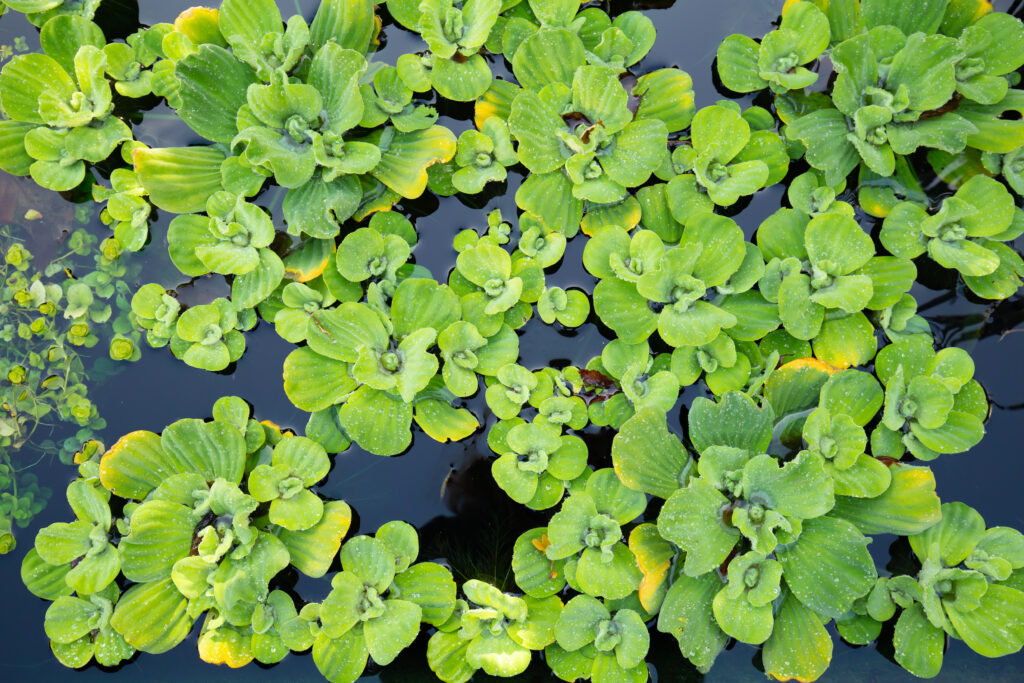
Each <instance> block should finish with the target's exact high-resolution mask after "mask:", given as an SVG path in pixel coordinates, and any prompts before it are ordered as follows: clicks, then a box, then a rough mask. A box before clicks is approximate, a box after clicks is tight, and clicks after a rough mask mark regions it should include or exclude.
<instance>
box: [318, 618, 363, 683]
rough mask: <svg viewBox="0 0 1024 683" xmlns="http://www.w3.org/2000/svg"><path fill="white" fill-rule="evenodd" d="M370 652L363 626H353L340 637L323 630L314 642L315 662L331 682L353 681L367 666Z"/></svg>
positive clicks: (351, 682)
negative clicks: (333, 636) (331, 635)
mask: <svg viewBox="0 0 1024 683" xmlns="http://www.w3.org/2000/svg"><path fill="white" fill-rule="evenodd" d="M368 657H369V652H368V651H367V649H366V640H365V638H364V636H363V629H362V628H353V629H352V630H350V631H348V632H346V633H345V634H344V635H343V636H341V637H340V638H329V637H327V634H326V633H324V632H322V631H321V633H320V634H319V635H318V636H317V638H316V641H315V642H314V643H313V662H314V663H315V664H316V668H317V670H318V671H319V672H320V673H321V674H323V676H324V678H326V679H327V680H328V681H331V683H353V681H355V680H356V679H358V678H359V677H360V676H361V675H362V674H363V670H364V669H365V668H366V660H367V658H368Z"/></svg>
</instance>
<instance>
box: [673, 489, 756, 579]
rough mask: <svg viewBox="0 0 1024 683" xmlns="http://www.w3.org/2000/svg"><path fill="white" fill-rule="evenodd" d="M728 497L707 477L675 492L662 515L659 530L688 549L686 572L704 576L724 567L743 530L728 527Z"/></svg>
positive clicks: (684, 548) (678, 544)
mask: <svg viewBox="0 0 1024 683" xmlns="http://www.w3.org/2000/svg"><path fill="white" fill-rule="evenodd" d="M727 504H728V500H727V499H726V497H725V496H723V495H722V494H721V493H719V492H718V491H717V490H716V489H715V488H714V487H713V486H712V485H711V484H709V483H708V482H706V481H704V480H703V479H696V480H694V481H692V482H690V485H689V486H687V487H686V488H685V489H680V490H678V491H676V492H675V493H673V494H672V495H671V496H670V497H669V499H668V500H667V501H665V505H664V506H663V507H662V509H661V514H659V515H658V533H660V534H661V535H662V537H663V538H665V539H666V540H669V541H671V542H672V543H675V544H676V545H677V546H679V547H680V548H682V549H683V550H685V551H686V563H685V564H684V566H683V571H684V572H685V574H686V575H687V576H693V577H696V576H700V575H701V574H704V573H705V572H709V571H711V570H712V569H714V568H716V567H718V566H720V565H721V564H722V562H724V561H725V559H726V557H728V555H729V552H730V551H731V550H732V548H733V546H735V545H736V542H737V540H739V537H740V535H739V532H738V531H736V530H735V529H733V528H732V527H727V526H726V525H725V523H724V521H723V520H722V509H723V508H724V507H725V506H726V505H727Z"/></svg>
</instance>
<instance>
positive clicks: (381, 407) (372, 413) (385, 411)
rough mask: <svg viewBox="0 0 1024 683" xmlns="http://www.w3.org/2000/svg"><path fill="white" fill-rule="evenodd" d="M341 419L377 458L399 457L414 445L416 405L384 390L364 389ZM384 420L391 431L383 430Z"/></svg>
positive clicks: (351, 400) (344, 408) (350, 401)
mask: <svg viewBox="0 0 1024 683" xmlns="http://www.w3.org/2000/svg"><path fill="white" fill-rule="evenodd" d="M338 417H339V419H340V420H341V425H342V427H344V428H345V431H346V432H347V433H348V435H349V436H351V437H352V440H353V441H355V442H356V443H358V444H359V445H360V446H361V447H362V448H365V449H366V450H368V451H369V452H371V453H374V454H376V455H397V454H399V453H401V452H402V451H404V450H405V449H406V448H407V447H408V446H409V444H410V443H411V442H412V432H411V431H409V428H410V425H411V423H412V406H411V405H409V404H408V403H405V402H403V401H402V400H401V399H399V398H397V397H392V396H391V395H390V394H386V393H384V392H383V391H378V390H376V389H371V388H369V387H366V386H363V387H360V388H359V389H358V390H356V392H355V393H354V394H352V396H351V397H350V398H349V399H348V401H346V402H345V404H344V405H343V406H342V407H341V408H340V409H339V411H338ZM381 420H384V422H383V424H387V425H389V427H388V429H387V431H383V430H381V429H379V425H380V424H381Z"/></svg>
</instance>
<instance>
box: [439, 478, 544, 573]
mask: <svg viewBox="0 0 1024 683" xmlns="http://www.w3.org/2000/svg"><path fill="white" fill-rule="evenodd" d="M445 503H446V504H447V505H448V507H449V509H451V510H452V511H453V512H454V513H455V516H454V517H436V518H434V519H433V520H431V521H430V522H428V523H427V524H426V525H425V526H423V527H422V528H421V529H420V539H421V540H420V543H421V549H420V557H421V558H424V559H429V558H445V559H446V560H447V561H448V563H449V564H450V565H451V569H452V573H453V574H454V575H455V580H456V582H457V583H462V582H463V581H466V580H468V579H481V580H483V581H489V582H492V583H494V584H495V585H496V586H498V587H499V588H501V589H502V590H515V580H514V577H513V575H512V567H511V564H510V562H509V558H511V557H512V549H513V547H514V545H515V542H516V538H518V537H519V534H521V533H523V532H524V531H526V530H527V529H530V528H533V527H537V526H543V525H544V522H545V520H544V516H543V515H540V514H538V513H535V512H531V511H530V510H528V509H526V508H525V507H523V506H522V505H518V504H516V503H514V502H513V501H512V500H511V499H509V497H508V496H507V495H505V493H504V492H503V491H501V490H500V489H499V488H498V487H497V486H496V485H495V483H494V479H493V478H492V477H491V460H490V459H489V458H475V459H473V460H470V461H469V462H468V464H467V465H466V466H464V467H463V468H462V469H460V470H455V471H453V472H452V474H451V475H450V476H449V478H448V484H447V486H446V487H445Z"/></svg>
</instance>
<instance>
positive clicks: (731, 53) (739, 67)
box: [717, 34, 768, 93]
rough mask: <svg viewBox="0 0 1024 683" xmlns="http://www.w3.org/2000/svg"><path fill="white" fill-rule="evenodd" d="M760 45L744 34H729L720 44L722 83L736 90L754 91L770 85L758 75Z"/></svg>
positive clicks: (719, 65) (719, 70) (718, 55)
mask: <svg viewBox="0 0 1024 683" xmlns="http://www.w3.org/2000/svg"><path fill="white" fill-rule="evenodd" d="M759 51H760V46H759V45H758V44H757V43H756V42H755V41H754V40H753V39H752V38H748V37H747V36H744V35H739V34H733V35H731V36H728V37H727V38H726V39H725V40H723V41H722V42H721V44H719V46H718V54H717V57H718V60H717V65H718V77H719V78H720V79H721V80H722V85H724V86H725V87H726V88H729V89H730V90H733V91H735V92H741V93H745V92H754V91H757V90H763V89H764V88H767V87H768V82H767V81H765V80H764V79H763V78H761V77H760V76H758V75H757V72H758V66H757V61H758V54H759Z"/></svg>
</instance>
